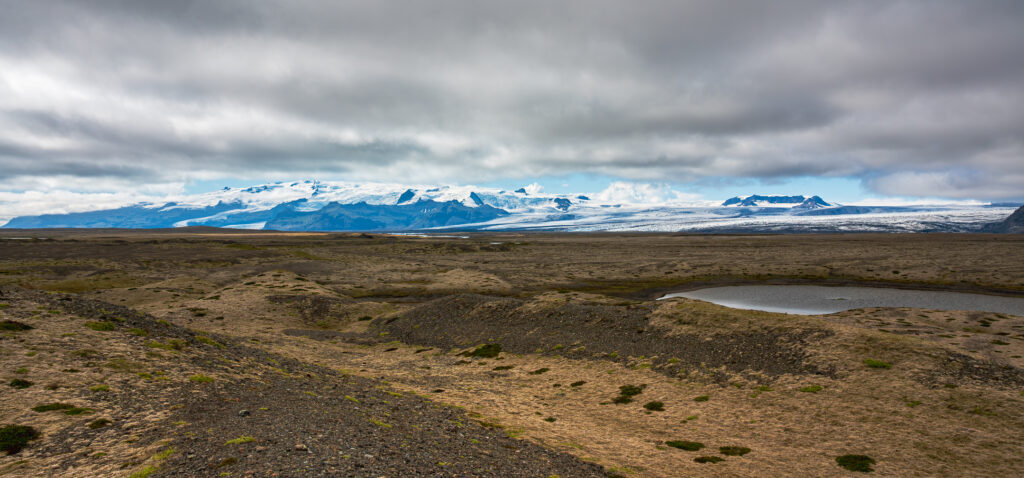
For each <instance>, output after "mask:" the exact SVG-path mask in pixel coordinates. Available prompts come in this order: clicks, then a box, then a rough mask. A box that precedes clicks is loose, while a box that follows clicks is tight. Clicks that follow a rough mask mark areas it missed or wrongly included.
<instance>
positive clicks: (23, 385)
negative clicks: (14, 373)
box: [9, 378, 32, 389]
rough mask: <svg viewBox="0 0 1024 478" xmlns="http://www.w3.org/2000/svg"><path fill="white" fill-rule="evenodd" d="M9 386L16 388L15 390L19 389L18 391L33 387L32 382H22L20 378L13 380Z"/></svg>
mask: <svg viewBox="0 0 1024 478" xmlns="http://www.w3.org/2000/svg"><path fill="white" fill-rule="evenodd" d="M9 385H10V386H12V387H14V388H17V389H22V388H28V387H31V386H32V382H29V381H28V380H22V379H20V378H16V379H14V380H11V383H10V384H9Z"/></svg>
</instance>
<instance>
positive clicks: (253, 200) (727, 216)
mask: <svg viewBox="0 0 1024 478" xmlns="http://www.w3.org/2000/svg"><path fill="white" fill-rule="evenodd" d="M1015 206H1016V205H1012V204H992V205H959V204H958V205H914V206H864V205H843V204H838V203H835V202H829V201H826V200H824V199H822V198H821V197H820V196H803V195H794V196H770V195H757V194H753V195H749V196H743V197H733V198H729V199H726V200H725V201H722V202H721V203H716V202H709V201H701V202H683V201H661V202H656V203H650V202H637V201H629V200H625V201H624V200H622V199H621V198H618V197H616V196H614V195H606V194H597V195H593V194H544V193H539V192H531V191H528V190H527V188H520V189H516V190H513V191H508V190H501V189H494V188H477V187H472V186H440V187H435V186H408V185H397V184H382V183H347V182H319V181H301V182H292V183H273V184H264V185H259V186H253V187H248V188H224V189H222V190H219V191H214V192H209V193H203V194H196V195H191V196H186V197H184V198H182V199H180V200H178V201H175V202H167V203H159V204H157V203H141V204H134V205H130V206H126V207H121V208H116V209H104V210H94V211H87V212H72V213H64V214H43V215H36V216H20V217H16V218H13V219H11V220H10V221H9V222H8V223H7V224H5V225H4V226H3V227H5V228H167V227H183V226H212V227H227V228H238V229H262V230H284V231H299V230H302V231H391V232H404V231H433V232H438V231H453V230H463V231H466V230H491V231H497V230H543V231H683V232H721V233H732V232H747V233H749V232H773V233H794V232H973V231H981V230H985V231H990V232H1019V231H1018V230H1016V229H1013V228H1012V227H1011V226H1007V227H1005V228H1003V229H999V228H997V227H996V226H994V225H992V224H995V223H997V222H999V221H1002V220H1003V219H1004V218H1006V217H1007V216H1008V215H1009V214H1010V213H1011V212H1013V210H1014V208H1015ZM1018 213H1019V211H1018ZM1004 229H1005V230H1004Z"/></svg>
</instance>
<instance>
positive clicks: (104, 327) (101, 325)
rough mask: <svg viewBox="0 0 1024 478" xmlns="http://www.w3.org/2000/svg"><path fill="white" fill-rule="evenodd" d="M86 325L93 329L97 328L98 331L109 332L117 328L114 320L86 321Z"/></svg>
mask: <svg viewBox="0 0 1024 478" xmlns="http://www.w3.org/2000/svg"><path fill="white" fill-rule="evenodd" d="M85 326H86V327H89V328H90V329H92V330H96V331H100V332H109V331H111V330H114V329H116V328H117V326H115V325H114V323H113V322H107V321H101V322H86V323H85Z"/></svg>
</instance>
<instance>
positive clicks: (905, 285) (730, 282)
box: [611, 277, 1024, 300]
mask: <svg viewBox="0 0 1024 478" xmlns="http://www.w3.org/2000/svg"><path fill="white" fill-rule="evenodd" d="M739 285H817V286H822V287H872V288H878V289H901V290H919V291H933V292H962V293H969V294H982V295H992V296H999V297H1015V298H1024V289H1019V290H1018V289H1005V288H998V287H982V286H976V285H958V284H939V283H928V282H889V281H869V280H858V279H802V278H795V277H793V278H790V277H779V278H770V279H763V280H758V279H733V278H726V279H712V280H703V281H691V282H681V283H680V284H679V285H678V286H663V287H653V288H648V289H642V290H639V291H636V292H630V293H626V294H611V295H621V296H622V297H628V298H631V299H638V300H656V299H658V298H660V297H662V296H664V295H666V294H672V293H675V292H690V291H694V290H699V289H710V288H712V287H726V286H739Z"/></svg>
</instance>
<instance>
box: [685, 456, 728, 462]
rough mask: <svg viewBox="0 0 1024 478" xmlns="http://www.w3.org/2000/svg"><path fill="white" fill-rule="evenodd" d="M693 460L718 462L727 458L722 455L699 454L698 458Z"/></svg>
mask: <svg viewBox="0 0 1024 478" xmlns="http://www.w3.org/2000/svg"><path fill="white" fill-rule="evenodd" d="M693 461H695V462H697V463H718V462H720V461H725V458H722V457H720V456H698V457H697V458H694V459H693Z"/></svg>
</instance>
